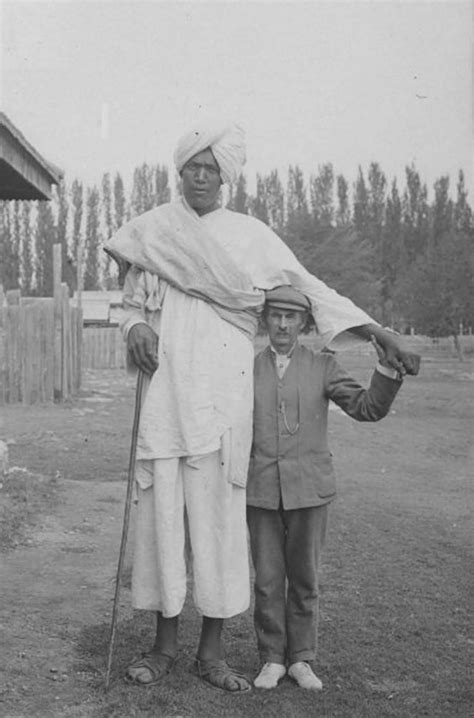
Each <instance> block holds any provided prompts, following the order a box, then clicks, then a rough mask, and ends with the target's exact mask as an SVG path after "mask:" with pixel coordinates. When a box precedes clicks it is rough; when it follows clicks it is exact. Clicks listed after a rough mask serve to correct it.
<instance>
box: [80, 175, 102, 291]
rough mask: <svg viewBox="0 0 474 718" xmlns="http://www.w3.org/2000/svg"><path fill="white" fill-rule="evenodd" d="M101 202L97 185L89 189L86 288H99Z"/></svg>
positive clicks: (86, 236) (85, 269)
mask: <svg viewBox="0 0 474 718" xmlns="http://www.w3.org/2000/svg"><path fill="white" fill-rule="evenodd" d="M99 204H100V197H99V192H98V190H97V187H96V186H94V187H92V188H91V189H89V188H88V190H87V200H86V205H87V214H86V235H85V254H86V261H85V268H84V289H89V290H90V289H99V245H100V239H101V238H100V226H99Z"/></svg>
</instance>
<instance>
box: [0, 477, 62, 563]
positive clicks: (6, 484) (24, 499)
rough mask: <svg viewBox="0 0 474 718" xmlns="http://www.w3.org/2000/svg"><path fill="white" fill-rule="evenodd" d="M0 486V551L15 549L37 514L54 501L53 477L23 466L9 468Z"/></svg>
mask: <svg viewBox="0 0 474 718" xmlns="http://www.w3.org/2000/svg"><path fill="white" fill-rule="evenodd" d="M0 484H1V488H0V550H7V549H11V548H15V547H16V546H18V545H20V544H24V543H25V542H26V541H27V540H28V535H29V532H30V530H31V528H32V527H33V526H34V525H35V523H36V522H37V520H38V517H39V515H40V514H41V513H42V512H43V511H44V510H45V508H46V507H48V510H51V508H52V507H53V506H54V504H55V503H56V496H57V490H58V488H57V482H56V479H51V478H49V479H45V478H44V477H43V476H40V475H38V474H33V473H31V472H30V471H28V470H27V469H22V468H19V467H13V468H12V469H10V471H8V472H7V474H6V475H5V476H4V477H3V478H2V480H1V482H0Z"/></svg>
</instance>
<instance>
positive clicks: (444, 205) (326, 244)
mask: <svg viewBox="0 0 474 718" xmlns="http://www.w3.org/2000/svg"><path fill="white" fill-rule="evenodd" d="M453 195H454V196H453ZM170 197H171V187H170V177H169V173H168V169H167V168H166V167H165V166H162V165H159V164H157V165H149V164H146V163H145V164H142V165H141V166H139V167H137V168H136V169H135V171H134V174H133V182H132V185H131V190H130V191H129V192H126V190H125V185H124V182H123V180H122V177H121V175H120V174H119V173H117V174H116V175H115V176H114V177H111V175H110V174H109V173H105V174H104V175H103V178H102V182H101V184H100V186H99V187H97V186H96V185H94V186H92V187H89V186H85V185H84V184H83V183H82V182H80V181H79V180H77V179H75V180H74V181H73V182H72V183H71V184H70V185H68V184H67V182H65V181H63V182H62V183H61V184H60V185H59V186H58V187H57V188H56V189H55V191H54V196H53V200H52V202H22V201H12V202H2V203H0V283H2V284H3V286H4V288H5V289H10V288H17V287H19V288H21V290H22V294H23V295H37V296H50V295H51V294H52V284H53V277H52V264H53V263H52V245H53V244H54V243H59V244H60V245H61V247H62V259H63V280H64V281H66V282H67V283H68V285H69V287H70V289H71V291H74V289H76V284H77V264H78V258H79V257H81V256H82V257H83V270H82V271H83V281H84V289H86V290H87V289H113V288H117V287H118V283H119V275H118V272H117V268H116V267H115V265H114V262H113V261H111V260H110V258H109V257H107V255H106V254H105V253H104V252H102V244H103V242H104V241H105V240H106V239H107V238H108V237H110V236H111V235H112V234H113V233H114V232H115V231H116V230H117V229H118V228H119V227H120V226H121V225H122V224H123V223H124V222H126V221H127V220H128V219H130V218H131V217H134V216H136V215H139V214H141V213H143V212H145V211H147V210H149V209H152V208H153V207H155V206H158V205H160V204H162V203H164V202H168V201H169V200H170ZM225 201H226V206H227V207H229V208H230V209H233V210H235V211H237V212H243V213H249V214H252V215H253V216H255V217H257V218H259V219H260V220H262V221H263V222H265V223H266V224H268V225H269V226H270V227H271V228H272V229H273V230H274V231H275V232H276V233H277V234H278V235H279V236H280V237H281V238H282V239H283V240H284V241H285V242H286V243H287V244H288V246H289V247H290V248H291V249H292V250H293V251H294V253H295V254H296V255H297V257H298V258H299V259H300V260H301V261H302V263H303V264H304V265H305V266H306V267H307V269H308V270H309V271H311V272H313V273H314V274H316V275H317V276H318V277H320V278H321V279H323V280H324V281H325V282H326V283H327V284H329V285H330V286H332V287H334V288H335V289H337V290H338V291H339V292H341V293H343V294H345V295H347V296H349V297H351V298H352V299H353V300H354V301H355V302H356V303H357V304H358V305H359V306H361V307H363V308H364V309H365V310H366V311H368V312H369V314H371V315H372V316H373V317H374V318H375V319H377V320H378V321H380V322H382V323H383V324H384V325H388V326H392V327H394V328H395V329H398V330H400V331H407V330H408V329H409V328H411V327H413V328H414V329H415V330H416V331H417V333H424V334H427V335H429V336H447V335H453V336H456V335H457V334H458V333H459V331H460V330H461V331H462V328H464V329H465V330H468V329H469V328H471V327H472V326H473V325H474V298H473V293H472V276H473V267H474V262H473V259H474V252H473V247H474V221H473V214H472V210H471V207H470V205H469V202H468V197H467V190H466V187H465V180H464V174H463V172H462V170H461V171H459V174H458V177H457V182H456V186H455V187H454V188H452V187H451V186H450V179H449V176H447V175H446V176H441V177H440V178H439V179H437V180H436V181H435V183H434V186H433V199H432V200H431V201H429V200H428V189H427V186H426V183H423V182H422V180H421V178H420V175H419V173H418V171H417V170H416V168H415V167H414V166H407V167H406V168H405V183H404V186H403V187H401V188H399V187H398V184H397V181H396V180H395V179H394V180H393V181H392V182H391V183H390V184H389V183H388V181H387V178H386V176H385V174H384V173H383V171H382V169H381V168H380V166H379V164H378V163H376V162H373V163H371V164H370V166H369V167H368V169H367V170H366V172H364V171H363V170H362V168H359V171H358V175H357V178H356V180H355V182H354V183H353V184H352V186H350V185H349V183H348V182H347V180H346V179H345V178H344V176H343V175H335V173H334V169H333V166H332V165H331V164H330V163H328V164H323V165H320V166H319V167H318V170H317V172H315V173H313V174H311V175H310V176H309V177H308V178H306V177H305V176H304V173H303V171H302V170H301V168H300V167H298V166H290V167H289V168H288V173H287V177H286V178H285V182H283V180H282V179H281V177H280V175H279V173H278V171H277V170H273V171H272V172H270V173H269V174H267V175H264V174H257V177H256V184H255V191H254V192H253V193H251V192H249V191H248V185H247V180H246V177H245V176H244V175H243V174H242V175H241V176H240V177H239V179H238V181H237V182H236V183H235V185H233V186H231V187H230V188H229V191H228V193H227V195H226V200H225Z"/></svg>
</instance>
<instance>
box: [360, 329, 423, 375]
mask: <svg viewBox="0 0 474 718" xmlns="http://www.w3.org/2000/svg"><path fill="white" fill-rule="evenodd" d="M373 337H374V339H375V342H374V341H373V342H372V343H373V344H374V346H375V349H376V351H377V354H378V355H379V359H380V356H381V355H380V353H379V350H378V349H377V344H379V345H380V346H381V347H382V350H383V361H382V360H380V363H381V364H382V365H384V366H390V367H391V368H392V369H396V370H397V371H398V372H399V373H400V374H401V375H402V376H404V375H405V374H410V375H412V376H416V375H417V374H418V372H419V371H420V356H419V354H415V353H414V352H411V351H409V350H408V349H407V348H406V347H405V346H404V341H403V338H402V337H400V336H399V335H398V334H394V333H393V332H389V331H387V330H385V329H381V328H379V329H378V331H376V332H375V331H374V332H373Z"/></svg>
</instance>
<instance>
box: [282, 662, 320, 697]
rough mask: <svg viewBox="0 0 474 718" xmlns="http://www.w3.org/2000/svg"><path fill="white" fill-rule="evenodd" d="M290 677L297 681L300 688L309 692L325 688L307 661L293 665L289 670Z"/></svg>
mask: <svg viewBox="0 0 474 718" xmlns="http://www.w3.org/2000/svg"><path fill="white" fill-rule="evenodd" d="M288 675H289V676H290V678H293V680H294V681H296V683H297V684H298V685H299V687H300V688H306V690H308V691H320V690H321V688H322V687H323V684H322V682H321V681H320V680H319V678H318V676H316V675H315V674H314V673H313V671H312V669H311V666H310V665H309V663H306V661H298V662H297V663H292V664H291V666H290V667H289V668H288Z"/></svg>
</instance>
